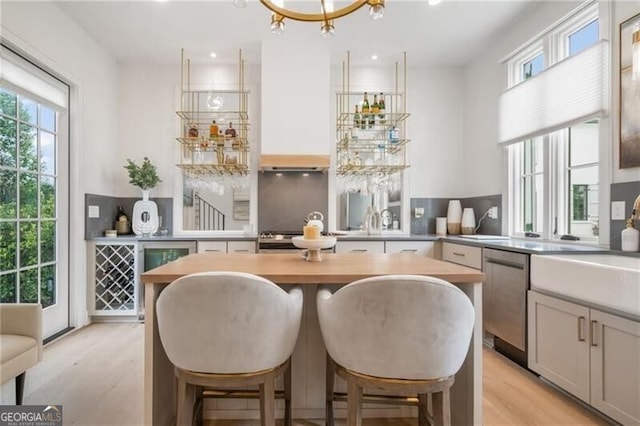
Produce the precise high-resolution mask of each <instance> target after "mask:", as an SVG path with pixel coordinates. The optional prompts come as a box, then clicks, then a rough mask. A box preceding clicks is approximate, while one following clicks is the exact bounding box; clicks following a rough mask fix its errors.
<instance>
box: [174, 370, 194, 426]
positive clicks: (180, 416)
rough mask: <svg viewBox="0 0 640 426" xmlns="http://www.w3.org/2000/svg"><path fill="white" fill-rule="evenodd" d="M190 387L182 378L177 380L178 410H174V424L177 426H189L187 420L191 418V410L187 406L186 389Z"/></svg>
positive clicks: (189, 423)
mask: <svg viewBox="0 0 640 426" xmlns="http://www.w3.org/2000/svg"><path fill="white" fill-rule="evenodd" d="M190 387H191V386H190V385H189V384H188V383H187V382H186V380H184V379H183V378H178V395H177V396H178V409H177V410H176V424H177V425H178V426H182V425H185V426H191V422H190V421H189V418H190V417H191V409H192V407H189V405H188V401H187V400H188V399H189V397H188V395H187V392H188V389H189V388H190Z"/></svg>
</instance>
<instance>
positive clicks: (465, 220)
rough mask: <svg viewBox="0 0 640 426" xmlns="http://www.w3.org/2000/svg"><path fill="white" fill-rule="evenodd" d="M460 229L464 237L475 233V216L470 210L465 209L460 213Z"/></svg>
mask: <svg viewBox="0 0 640 426" xmlns="http://www.w3.org/2000/svg"><path fill="white" fill-rule="evenodd" d="M461 228H462V233H463V234H464V235H472V234H475V233H476V215H475V214H474V213H473V209H472V208H469V207H467V208H465V209H464V210H463V211H462V222H461Z"/></svg>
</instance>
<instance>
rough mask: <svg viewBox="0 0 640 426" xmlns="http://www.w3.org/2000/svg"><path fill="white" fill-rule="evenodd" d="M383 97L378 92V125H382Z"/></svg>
mask: <svg viewBox="0 0 640 426" xmlns="http://www.w3.org/2000/svg"><path fill="white" fill-rule="evenodd" d="M384 110H385V105H384V95H383V94H382V92H380V99H378V117H380V124H383V125H384Z"/></svg>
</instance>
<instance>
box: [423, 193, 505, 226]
mask: <svg viewBox="0 0 640 426" xmlns="http://www.w3.org/2000/svg"><path fill="white" fill-rule="evenodd" d="M452 199H454V198H412V199H411V233H412V234H417V235H425V234H435V233H436V217H446V216H447V209H448V208H449V200H452ZM455 199H459V200H460V202H461V204H462V208H463V209H464V208H467V207H470V208H472V209H473V213H474V214H475V217H476V224H477V223H478V222H479V221H480V218H481V217H482V216H483V215H484V214H485V212H486V211H487V210H488V209H489V208H490V207H492V206H498V219H491V218H489V217H488V216H487V217H485V218H484V219H483V220H482V222H481V223H480V227H479V228H478V231H477V233H478V234H486V235H501V234H502V195H500V194H498V195H486V196H482V197H468V198H455ZM416 208H423V209H424V215H423V216H422V217H420V218H416V217H415V215H414V212H415V209H416Z"/></svg>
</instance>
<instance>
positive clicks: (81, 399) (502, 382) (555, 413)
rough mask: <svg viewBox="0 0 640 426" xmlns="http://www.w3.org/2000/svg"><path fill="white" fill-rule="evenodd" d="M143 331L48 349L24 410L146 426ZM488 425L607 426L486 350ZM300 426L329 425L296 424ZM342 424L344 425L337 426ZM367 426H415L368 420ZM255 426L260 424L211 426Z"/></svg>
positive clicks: (64, 341) (130, 327)
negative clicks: (46, 407) (48, 409)
mask: <svg viewBox="0 0 640 426" xmlns="http://www.w3.org/2000/svg"><path fill="white" fill-rule="evenodd" d="M143 331H144V326H143V325H142V324H137V323H118V324H113V323H111V324H92V325H90V326H88V327H85V328H83V329H80V330H78V331H75V332H73V333H71V334H70V335H68V336H65V337H63V338H61V339H59V340H57V341H55V342H53V343H50V344H49V345H47V346H46V347H45V350H44V360H43V361H42V362H41V363H40V364H38V365H37V366H36V367H34V368H32V369H31V370H29V372H28V373H27V380H26V385H25V386H26V388H25V401H24V403H25V404H62V406H63V416H64V424H65V425H140V424H142V417H143V416H142V395H143V392H142V390H143V389H142V388H143V335H144V333H143ZM483 385H484V401H483V402H484V405H483V409H484V424H485V425H554V426H556V425H606V424H607V422H606V421H604V420H603V419H602V418H601V417H599V416H597V415H595V414H593V413H592V412H591V411H589V410H587V409H585V408H583V407H582V406H581V405H579V404H578V403H576V402H574V400H572V399H571V398H569V397H567V396H564V395H563V394H561V393H559V392H557V391H556V390H554V389H553V388H551V387H550V386H548V385H547V384H545V383H544V382H542V381H541V380H539V379H538V378H537V377H535V376H534V375H533V374H531V373H529V372H527V371H526V370H524V369H522V368H520V367H519V366H516V365H515V364H513V363H512V362H510V361H508V360H506V359H505V358H503V357H502V356H501V355H499V354H496V353H495V352H494V351H492V350H490V349H485V350H484V382H483ZM295 424H296V425H297V426H315V425H323V424H324V421H304V420H300V421H297V422H295ZM338 424H344V423H339V422H338ZM364 424H365V425H368V426H384V425H397V426H405V425H407V426H408V425H416V424H417V421H416V420H415V419H375V420H365V422H364ZM208 425H209V426H232V425H233V426H254V425H259V422H258V421H210V422H208Z"/></svg>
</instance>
